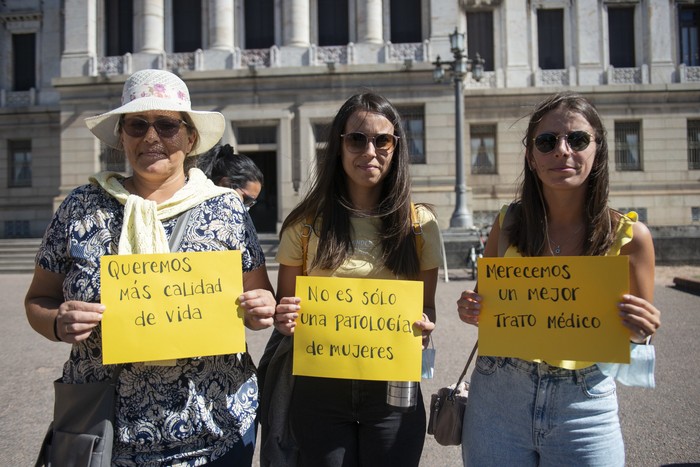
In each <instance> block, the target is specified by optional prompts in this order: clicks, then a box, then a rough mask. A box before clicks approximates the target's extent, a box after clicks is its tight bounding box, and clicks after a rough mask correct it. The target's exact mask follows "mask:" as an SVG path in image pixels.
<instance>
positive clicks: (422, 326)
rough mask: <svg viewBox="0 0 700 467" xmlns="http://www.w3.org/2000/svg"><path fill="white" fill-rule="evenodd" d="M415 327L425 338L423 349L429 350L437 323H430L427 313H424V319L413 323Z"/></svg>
mask: <svg viewBox="0 0 700 467" xmlns="http://www.w3.org/2000/svg"><path fill="white" fill-rule="evenodd" d="M413 327H415V328H416V329H418V330H419V331H420V332H421V335H422V336H423V348H424V349H427V348H428V345H429V344H430V333H432V332H433V330H434V329H435V323H433V322H432V321H430V318H429V317H428V315H427V314H426V313H423V319H422V320H420V321H416V322H415V323H413Z"/></svg>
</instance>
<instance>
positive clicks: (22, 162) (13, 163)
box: [7, 140, 32, 188]
mask: <svg viewBox="0 0 700 467" xmlns="http://www.w3.org/2000/svg"><path fill="white" fill-rule="evenodd" d="M7 149H8V150H7V152H8V154H9V159H8V165H9V166H8V170H7V175H8V180H7V186H8V187H10V188H17V187H27V186H32V142H31V141H29V140H21V141H9V142H8V148H7Z"/></svg>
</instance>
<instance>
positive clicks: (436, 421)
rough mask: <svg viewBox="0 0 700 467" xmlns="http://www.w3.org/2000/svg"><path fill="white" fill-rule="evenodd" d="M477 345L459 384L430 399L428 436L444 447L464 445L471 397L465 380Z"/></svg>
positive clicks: (440, 390)
mask: <svg viewBox="0 0 700 467" xmlns="http://www.w3.org/2000/svg"><path fill="white" fill-rule="evenodd" d="M477 345H478V341H477V342H476V343H474V348H473V349H472V352H471V354H470V355H469V358H468V359H467V364H466V365H465V366H464V370H462V374H461V375H459V380H457V383H455V384H453V385H450V386H447V387H443V388H440V389H439V390H438V392H437V394H433V395H432V396H431V398H430V418H429V419H428V434H429V435H433V436H434V437H435V441H437V442H438V444H441V445H442V446H458V445H459V444H461V443H462V422H463V419H464V409H465V408H466V406H467V397H468V395H469V383H468V382H467V381H463V379H464V376H465V375H466V374H467V369H468V368H469V365H470V364H471V362H472V360H473V359H474V354H476V349H477Z"/></svg>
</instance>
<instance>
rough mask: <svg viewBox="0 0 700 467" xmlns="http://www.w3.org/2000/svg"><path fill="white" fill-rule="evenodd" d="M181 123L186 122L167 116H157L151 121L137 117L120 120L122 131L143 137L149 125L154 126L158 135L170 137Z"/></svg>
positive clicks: (133, 136) (134, 136)
mask: <svg viewBox="0 0 700 467" xmlns="http://www.w3.org/2000/svg"><path fill="white" fill-rule="evenodd" d="M182 125H187V122H184V121H182V120H177V119H175V118H167V117H161V118H158V119H156V120H154V121H153V122H149V121H148V120H144V119H143V118H137V117H133V118H125V119H124V120H123V121H122V128H123V129H124V133H126V134H127V135H129V136H131V137H132V138H141V137H143V136H144V135H145V134H146V133H148V129H149V128H150V127H153V128H155V129H156V133H158V136H160V137H161V138H172V137H173V136H175V135H176V134H177V133H178V132H179V131H180V126H182Z"/></svg>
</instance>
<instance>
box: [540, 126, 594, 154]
mask: <svg viewBox="0 0 700 467" xmlns="http://www.w3.org/2000/svg"><path fill="white" fill-rule="evenodd" d="M559 138H566V144H568V145H569V147H570V148H571V149H573V150H574V151H583V150H584V149H586V148H587V147H588V145H589V144H591V139H592V138H593V135H592V134H590V133H589V132H587V131H583V130H577V131H572V132H571V133H564V134H563V135H555V134H554V133H542V134H541V135H538V136H535V137H534V138H533V140H534V142H535V147H536V148H537V150H538V151H540V152H541V153H545V154H546V153H548V152H552V151H554V148H555V147H557V143H558V142H559Z"/></svg>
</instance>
